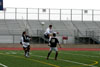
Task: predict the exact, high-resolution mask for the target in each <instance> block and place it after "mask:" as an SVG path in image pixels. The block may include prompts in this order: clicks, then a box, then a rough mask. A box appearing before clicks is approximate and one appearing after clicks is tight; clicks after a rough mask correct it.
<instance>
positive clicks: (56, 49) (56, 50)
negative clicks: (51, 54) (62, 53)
mask: <svg viewBox="0 0 100 67" xmlns="http://www.w3.org/2000/svg"><path fill="white" fill-rule="evenodd" d="M54 51H55V52H56V54H55V60H57V56H58V48H57V47H55V48H54Z"/></svg>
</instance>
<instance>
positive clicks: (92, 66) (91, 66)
mask: <svg viewBox="0 0 100 67" xmlns="http://www.w3.org/2000/svg"><path fill="white" fill-rule="evenodd" d="M32 56H35V57H41V58H46V57H45V56H39V55H32ZM50 58H51V59H53V58H52V57H50ZM58 60H60V61H64V62H69V63H75V64H80V65H84V66H90V67H98V66H94V65H89V64H85V63H80V62H75V61H70V60H64V59H58Z"/></svg>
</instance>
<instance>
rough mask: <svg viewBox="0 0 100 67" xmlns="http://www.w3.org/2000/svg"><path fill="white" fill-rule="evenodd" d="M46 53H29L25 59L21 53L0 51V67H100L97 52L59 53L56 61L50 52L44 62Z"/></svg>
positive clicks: (99, 54)
mask: <svg viewBox="0 0 100 67" xmlns="http://www.w3.org/2000/svg"><path fill="white" fill-rule="evenodd" d="M47 54H48V51H31V52H30V57H29V58H25V57H24V52H23V51H15V50H14V51H11V50H9V51H6V50H0V67H100V52H99V51H59V55H58V60H54V56H55V52H52V54H51V56H50V58H49V60H46V56H47Z"/></svg>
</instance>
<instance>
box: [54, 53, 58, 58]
mask: <svg viewBox="0 0 100 67" xmlns="http://www.w3.org/2000/svg"><path fill="white" fill-rule="evenodd" d="M57 56H58V52H56V55H55V60H57Z"/></svg>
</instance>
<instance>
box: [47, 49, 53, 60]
mask: <svg viewBox="0 0 100 67" xmlns="http://www.w3.org/2000/svg"><path fill="white" fill-rule="evenodd" d="M51 52H52V47H51V48H50V51H49V53H48V56H47V60H48V59H49V56H50V54H51Z"/></svg>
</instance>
